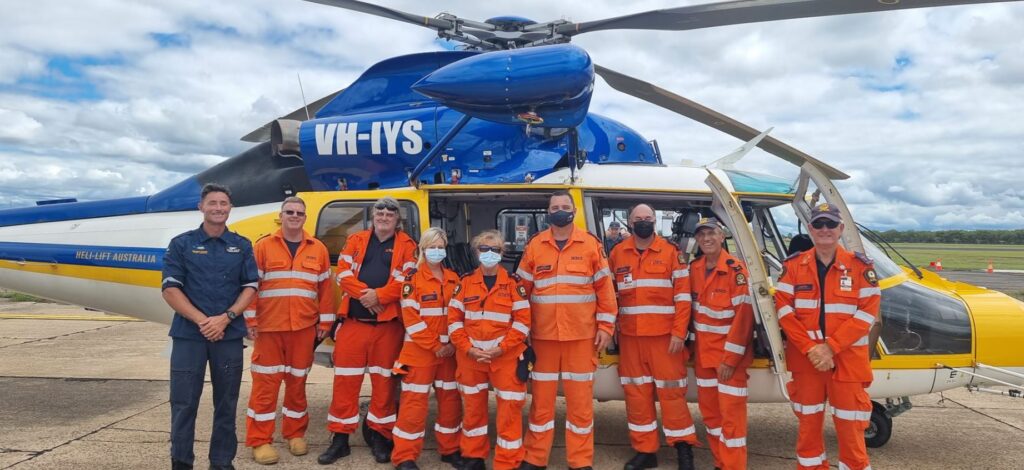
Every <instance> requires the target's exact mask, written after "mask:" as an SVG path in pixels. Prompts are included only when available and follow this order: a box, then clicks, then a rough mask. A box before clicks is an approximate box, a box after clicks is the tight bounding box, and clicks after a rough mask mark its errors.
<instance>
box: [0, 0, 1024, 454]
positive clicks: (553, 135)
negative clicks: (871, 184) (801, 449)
mask: <svg viewBox="0 0 1024 470" xmlns="http://www.w3.org/2000/svg"><path fill="white" fill-rule="evenodd" d="M315 3H322V4H326V5H329V6H334V7H340V8H344V9H347V10H352V11H356V12H360V13H364V14H371V15H376V16H381V17H385V18H390V19H393V20H397V21H401V22H405V23H408V24H411V25H417V26H420V27H424V28H427V29H431V30H433V31H434V32H435V33H436V34H437V36H438V38H440V39H442V40H448V41H453V42H457V43H460V44H463V47H462V48H461V49H459V50H451V51H434V52H424V53H417V54H411V55H405V56H400V57H394V58H389V59H385V60H383V61H381V62H379V63H377V64H375V65H373V66H371V67H370V68H369V69H367V70H366V71H365V72H364V73H363V74H362V75H361V76H360V77H359V78H358V79H357V80H355V81H354V82H353V83H351V84H350V85H349V86H348V87H346V88H345V89H343V90H339V91H337V92H335V93H332V94H329V95H327V96H325V97H324V98H321V99H319V100H316V101H314V102H312V103H310V104H309V105H307V106H303V107H301V108H299V109H297V110H295V111H294V112H292V113H289V114H287V115H285V116H282V117H280V118H278V119H275V120H273V121H271V122H269V123H267V124H266V125H264V126H262V127H260V128H258V129H256V130H254V131H253V132H251V133H250V134H248V135H246V136H245V137H244V138H243V139H244V140H246V141H250V142H254V143H256V145H255V146H254V147H252V148H251V149H249V150H247V151H245V152H242V153H241V154H239V155H237V156H235V157H233V158H230V159H228V160H226V161H224V162H222V163H220V164H218V165H216V166H213V167H211V168H209V169H207V170H205V171H203V172H200V173H199V174H197V175H195V176H194V177H191V178H188V179H186V180H184V181H182V182H180V183H178V184H176V185H173V186H171V187H169V188H166V189H164V190H162V191H159V192H157V193H155V194H153V195H151V196H141V197H134V198H125V199H118V200H106V201H93V202H66V203H57V204H47V205H44V206H39V207H32V208H19V209H11V210H5V211H0V286H3V287H6V288H10V289H14V290H18V291H22V292H26V293H30V294H34V295H39V296H42V297H47V298H52V299H55V300H60V301H64V302H69V303H74V304H78V305H83V306H87V307H90V308H94V309H98V310H103V311H107V312H112V313H118V314H126V315H132V316H136V317H139V318H142V319H145V320H149V321H154V322H160V323H169V322H170V321H171V318H172V312H171V311H170V310H169V309H168V308H167V307H166V305H165V304H164V303H163V301H162V300H161V297H160V289H159V286H160V268H161V266H162V256H163V253H164V251H165V247H166V246H167V244H168V242H169V240H170V239H171V238H172V237H173V236H175V235H177V234H178V233H180V232H182V231H184V230H187V229H190V228H192V227H194V225H195V221H196V220H197V219H198V218H199V217H198V216H197V213H196V211H195V209H196V206H197V204H198V194H199V189H200V188H201V186H202V185H203V184H205V183H208V182H219V183H222V184H226V185H228V186H229V187H231V188H232V191H233V194H232V199H233V202H234V205H235V208H234V210H233V215H232V221H233V222H232V224H231V229H232V230H234V231H237V232H238V233H240V234H242V235H245V236H247V237H248V238H250V239H252V240H255V239H258V238H259V237H262V236H264V235H266V234H269V233H272V232H273V231H275V230H276V229H277V227H278V225H279V221H278V220H277V219H276V218H277V215H278V209H279V205H280V201H281V200H283V199H284V198H285V197H287V196H291V195H300V196H301V197H303V198H304V199H305V201H306V203H307V211H308V213H309V214H310V217H309V218H308V220H307V225H306V229H307V231H309V232H310V233H312V234H314V235H315V236H316V237H317V238H319V239H321V240H322V241H323V242H324V243H325V244H327V246H328V247H329V249H330V251H331V253H333V254H334V256H337V253H338V252H340V249H341V247H342V246H344V242H345V240H346V239H347V237H348V236H349V235H351V234H353V233H355V232H358V231H360V230H363V229H365V228H367V227H368V225H369V221H370V206H372V204H373V202H374V201H375V200H376V199H378V198H379V197H380V196H382V195H385V194H386V195H390V196H392V197H395V198H396V199H398V200H399V201H400V203H401V211H402V218H403V220H404V227H403V229H404V230H406V231H408V232H409V233H410V234H412V235H413V236H414V237H415V236H416V235H417V234H419V233H421V232H422V231H423V230H425V229H426V228H427V227H431V226H438V227H441V228H444V229H445V230H446V231H448V233H449V240H450V246H449V247H448V250H449V256H448V257H447V258H446V259H447V262H448V263H449V267H451V268H453V269H455V270H456V271H458V272H467V271H469V270H471V269H472V268H473V260H472V257H471V256H469V254H470V253H469V250H468V242H469V239H470V238H471V237H472V235H473V234H475V233H478V232H479V231H481V230H484V229H492V228H496V229H498V230H500V231H502V233H504V234H505V236H506V239H507V240H508V242H507V246H506V251H505V258H504V260H503V263H504V264H505V266H506V267H507V268H510V269H512V270H514V267H515V266H516V263H517V262H518V259H519V257H520V256H521V254H522V250H523V248H524V247H525V242H526V240H528V239H529V237H530V236H532V235H533V234H534V233H537V232H539V231H541V230H543V229H544V228H545V227H546V226H545V222H544V217H543V215H544V212H545V210H544V208H545V207H546V196H547V195H548V194H549V193H550V192H552V191H555V190H562V189H564V190H568V191H569V192H570V194H572V196H573V198H574V201H575V203H576V206H577V207H578V208H579V210H580V216H578V217H577V218H576V220H575V222H574V223H576V224H577V227H579V228H581V229H584V230H588V231H590V232H592V233H594V234H595V235H597V236H599V237H600V236H603V227H604V226H606V225H607V223H608V222H609V221H611V220H622V219H624V212H625V210H626V208H628V207H630V206H631V205H633V204H635V203H637V202H645V203H648V204H651V205H652V206H653V207H654V208H655V209H656V213H657V218H658V220H659V226H658V230H659V233H660V234H661V235H662V236H665V237H668V238H670V239H672V240H673V241H674V242H676V243H677V244H679V245H680V246H681V247H683V248H684V249H685V250H686V251H689V252H692V251H693V250H692V243H691V240H692V237H693V227H694V226H695V221H696V220H697V219H699V218H700V217H701V216H706V215H712V214H713V215H716V216H717V217H719V219H720V220H722V221H723V222H725V224H726V225H727V227H728V229H729V233H730V241H729V248H730V250H734V251H736V252H737V253H738V254H739V255H741V256H742V258H743V259H744V261H745V262H746V264H747V266H748V268H749V269H750V277H749V278H750V285H751V286H752V296H753V298H754V299H755V301H756V310H757V313H758V315H757V319H758V326H757V332H758V348H757V349H758V350H759V353H758V358H757V360H756V361H755V364H754V365H753V366H752V368H751V372H750V373H751V379H750V387H749V389H750V391H751V392H750V397H749V399H750V401H752V402H785V401H788V398H787V397H786V394H785V387H784V383H785V380H786V366H785V355H784V353H783V348H782V341H783V338H782V336H781V332H780V330H779V328H778V324H777V317H776V314H775V311H774V307H773V305H772V303H771V294H772V292H773V285H774V279H776V278H777V277H778V275H779V273H780V270H781V261H782V259H784V258H785V257H786V256H787V255H788V254H789V253H790V252H791V251H792V250H795V249H796V248H794V243H793V241H792V240H787V239H786V237H784V236H783V234H782V232H781V230H780V228H779V224H778V223H777V219H778V218H779V217H780V214H779V213H780V211H789V213H790V214H793V215H794V216H795V218H796V219H797V220H798V221H799V223H800V225H801V226H804V227H805V226H806V225H807V222H808V220H809V213H810V212H809V211H810V208H811V207H813V205H814V204H815V203H817V202H819V201H826V202H829V203H831V204H834V205H836V206H838V207H840V210H841V212H842V213H843V218H844V219H845V220H847V221H850V222H853V221H855V218H854V217H853V215H852V213H851V212H850V210H849V208H848V206H847V204H846V203H845V201H844V199H843V197H842V195H841V194H840V192H839V191H838V189H837V188H836V187H835V184H834V181H835V180H841V179H845V178H848V175H846V174H845V173H843V172H842V171H841V170H839V169H837V168H834V167H832V166H830V165H829V164H827V163H825V162H823V161H821V160H819V159H816V158H814V157H812V156H811V155H808V154H807V153H805V152H803V151H801V150H798V149H797V148H795V147H793V146H791V145H789V144H787V143H785V142H782V141H781V140H779V139H776V138H775V137H772V136H771V135H769V133H768V132H766V131H761V130H758V129H755V128H753V127H751V126H749V125H746V124H744V123H742V122H740V121H738V120H736V119H734V118H731V117H729V116H726V115H724V114H722V113H720V112H717V111H715V110H712V109H710V108H708V107H705V106H702V105H700V104H699V103H696V102H694V101H692V100H689V99H687V98H685V97H682V96H680V95H678V94H675V93H673V92H671V91H669V90H666V89H664V88H661V87H659V86H657V85H655V84H653V83H649V82H646V81H643V80H640V79H637V78H634V77H631V76H629V75H627V74H625V73H622V72H620V71H616V70H614V69H611V68H608V67H604V66H601V65H599V64H596V63H594V61H593V60H592V58H591V57H590V55H589V54H588V53H587V51H586V50H584V49H582V48H580V47H577V46H576V45H573V44H572V43H571V41H572V39H573V38H574V37H575V36H578V35H580V34H586V33H592V32H598V31H605V30H616V29H651V30H673V31H682V30H693V29H702V28H710V27H716V26H723V25H729V24H744V23H752V22H764V21H776V20H785V19H795V18H806V17H815V16H831V15H839V14H850V13H867V12H873V11H889V10H895V9H906V8H919V7H931V6H943V5H953V4H968V3H986V2H980V1H948V0H941V1H906V0H904V1H902V2H899V1H895V2H889V1H849V0H844V1H821V0H818V1H809V0H803V1H800V0H788V1H783V0H759V1H758V0H755V1H737V2H725V3H717V4H707V5H695V6H687V7H679V8H672V9H666V10H656V11H650V12H644V13H637V14H632V15H627V16H622V17H616V18H609V19H605V20H597V21H588V22H581V23H575V22H572V21H569V20H564V19H560V20H554V21H547V22H542V23H538V22H535V21H533V20H529V19H526V18H521V17H515V16H501V17H496V18H491V19H489V20H486V21H475V20H471V19H466V18H460V17H457V16H455V15H452V14H449V13H443V14H440V15H438V16H435V17H425V16H420V15H414V14H410V13H405V12H402V11H398V10H395V9H390V8H386V7H382V6H378V5H373V4H369V3H364V2H359V1H354V0H349V1H342V0H316V1H315ZM597 77H600V78H601V79H602V80H604V81H605V82H606V83H607V84H608V85H609V86H611V88H613V89H614V90H617V91H619V92H623V93H625V94H627V95H631V96H633V97H635V98H638V99H640V100H643V101H646V102H648V103H650V104H653V105H655V106H658V107H661V108H664V109H667V110H669V111H672V112H674V113H677V114H679V115H682V116H684V117H686V118H689V119H692V120H694V121H696V122H699V123H701V124H704V125H706V126H709V127H711V128H713V129H717V130H719V131H721V132H723V133H725V134H727V135H730V136H732V137H735V138H737V139H739V140H740V141H742V142H743V145H741V146H740V147H739V148H738V149H736V150H735V151H733V152H732V153H729V154H728V155H726V156H725V157H723V158H721V159H719V160H718V161H716V162H714V163H712V164H709V165H706V166H680V165H673V164H671V162H670V159H669V158H667V157H666V156H664V155H662V153H661V151H660V149H659V147H658V145H657V142H656V141H653V140H648V139H646V138H645V137H644V136H642V135H641V134H640V133H639V132H637V131H636V130H633V129H632V128H630V127H628V126H627V125H626V124H624V123H622V122H620V121H618V120H615V119H613V118H610V117H606V116H602V115H599V114H597V113H594V112H591V111H590V108H589V107H590V103H591V99H592V96H593V93H594V91H595V80H596V78H597ZM755 148H760V149H762V150H764V151H765V152H767V153H768V154H771V155H774V156H776V157H778V158H780V159H782V160H784V161H786V162H789V163H792V164H794V165H796V166H797V167H799V168H800V174H799V176H798V177H797V179H796V181H795V182H793V181H790V180H785V179H781V178H778V177H774V176H771V175H766V174H759V173H755V172H750V171H743V170H738V169H736V165H737V164H738V162H739V161H740V160H741V159H742V158H743V157H744V156H745V155H747V154H748V153H749V152H751V151H752V150H753V149H755ZM843 243H844V245H845V246H846V247H847V248H848V249H852V250H855V251H861V252H865V253H867V254H868V255H869V256H871V257H872V258H874V259H875V263H876V270H877V271H878V273H879V276H880V285H881V287H882V289H883V290H882V314H881V315H882V320H883V321H882V322H881V327H880V329H879V330H878V331H877V336H876V338H877V339H876V341H877V342H876V343H875V346H874V351H875V359H874V360H873V364H872V365H873V368H874V370H875V378H876V379H875V381H874V383H873V385H872V388H871V389H870V390H869V392H870V394H871V396H872V398H873V399H875V400H876V401H875V410H874V411H873V413H872V418H871V428H870V429H869V430H868V435H867V436H866V437H867V439H868V443H869V445H871V446H874V447H877V446H880V445H883V444H885V442H887V441H888V439H889V437H890V436H891V430H892V418H893V417H894V416H896V415H898V414H899V413H902V412H904V411H906V410H908V409H910V407H911V405H910V400H909V397H910V396H914V395H920V394H925V393H932V392H938V391H942V390H949V389H952V388H955V387H964V386H967V387H973V388H974V389H977V390H985V389H987V387H989V386H990V385H991V384H1001V385H1007V384H1013V383H1014V382H1015V381H1020V379H1024V375H1021V374H1022V372H1024V360H1022V359H1021V357H1020V355H1019V354H1017V353H1015V345H1016V342H1017V341H1019V340H1020V338H1022V337H1024V306H1022V304H1021V303H1020V302H1018V301H1015V300H1013V299H1012V298H1010V297H1008V296H1005V295H1003V294H999V293H996V292H992V291H988V290H985V289H982V288H977V287H973V286H969V285H966V284H962V283H952V282H948V281H946V280H944V279H942V278H940V277H938V276H937V275H935V274H933V273H929V272H925V271H920V270H917V269H916V268H913V267H911V266H909V263H906V264H907V265H908V266H900V265H899V264H898V263H897V262H896V261H894V259H893V258H894V257H898V254H897V253H896V252H895V250H893V249H892V248H891V247H890V246H887V244H886V243H885V242H884V240H882V239H880V238H879V237H878V236H877V235H876V234H874V233H872V232H871V231H870V230H868V229H866V228H862V229H860V230H859V229H858V227H857V226H856V225H855V224H854V223H848V224H847V227H846V231H845V232H844V233H843ZM332 348H333V344H332V343H331V342H330V341H327V342H325V343H324V344H322V345H321V346H320V347H319V348H318V350H317V362H318V363H320V364H324V365H330V362H329V357H330V353H331V351H332V350H333V349H332ZM616 363H617V356H616V354H614V351H613V353H611V354H607V355H604V356H603V357H602V358H601V366H600V369H599V372H598V373H597V374H596V376H595V385H594V394H595V398H597V399H599V400H618V399H622V398H623V396H622V388H621V386H620V385H619V379H618V375H617V372H616ZM689 376H690V377H693V374H692V373H691V374H689ZM689 390H690V391H691V394H695V390H696V387H692V386H691V387H689ZM690 398H691V399H692V398H693V397H692V396H691V397H690Z"/></svg>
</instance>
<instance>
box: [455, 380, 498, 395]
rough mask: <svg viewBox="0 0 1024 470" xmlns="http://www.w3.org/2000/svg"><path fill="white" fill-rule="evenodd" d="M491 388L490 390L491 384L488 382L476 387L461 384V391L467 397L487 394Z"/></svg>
mask: <svg viewBox="0 0 1024 470" xmlns="http://www.w3.org/2000/svg"><path fill="white" fill-rule="evenodd" d="M489 388H490V384H488V383H487V382H484V383H482V384H476V385H464V384H459V390H460V391H462V393H465V394H467V395H476V394H477V393H480V392H484V393H487V390H488V389H489Z"/></svg>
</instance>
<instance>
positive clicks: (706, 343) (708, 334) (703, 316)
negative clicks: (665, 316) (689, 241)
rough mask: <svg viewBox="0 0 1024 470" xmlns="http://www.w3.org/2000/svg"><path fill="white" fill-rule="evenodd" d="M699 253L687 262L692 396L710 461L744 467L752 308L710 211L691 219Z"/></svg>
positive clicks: (733, 469)
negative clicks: (693, 338)
mask: <svg viewBox="0 0 1024 470" xmlns="http://www.w3.org/2000/svg"><path fill="white" fill-rule="evenodd" d="M695 237H696V239H697V246H698V247H700V249H701V251H702V252H703V256H701V257H700V258H697V259H696V260H695V261H694V262H693V263H690V285H691V287H692V290H691V295H692V296H693V305H694V315H693V329H694V331H696V338H697V341H696V346H695V348H694V349H695V351H696V358H695V360H694V374H695V375H696V376H697V402H698V404H699V405H700V413H701V415H702V417H703V418H704V426H705V427H706V428H707V433H708V446H709V447H710V448H711V453H712V454H713V456H714V458H715V467H718V468H721V469H722V470H740V469H745V468H747V379H748V378H749V375H748V374H747V367H749V366H750V363H751V362H752V361H753V359H754V353H753V348H752V346H751V343H752V341H753V336H754V312H753V307H752V306H751V303H750V289H749V286H748V284H747V268H746V266H744V265H743V262H742V261H740V260H739V259H737V258H736V257H734V256H732V255H731V254H729V253H727V252H726V251H725V250H724V249H723V248H722V245H723V244H724V243H725V232H724V231H723V228H722V225H721V224H720V223H719V222H718V220H717V219H715V218H714V217H705V218H702V219H701V220H700V221H699V222H698V223H697V233H696V235H695Z"/></svg>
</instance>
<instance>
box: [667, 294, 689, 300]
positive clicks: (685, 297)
mask: <svg viewBox="0 0 1024 470" xmlns="http://www.w3.org/2000/svg"><path fill="white" fill-rule="evenodd" d="M672 300H674V301H676V302H692V301H693V296H692V295H690V294H676V295H675V296H673V297H672Z"/></svg>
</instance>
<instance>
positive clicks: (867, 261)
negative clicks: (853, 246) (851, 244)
mask: <svg viewBox="0 0 1024 470" xmlns="http://www.w3.org/2000/svg"><path fill="white" fill-rule="evenodd" d="M853 256H856V257H857V259H859V260H861V261H863V262H864V264H866V265H868V266H871V265H873V264H875V260H873V259H871V257H870V256H868V255H865V254H864V253H861V252H859V251H856V252H854V253H853Z"/></svg>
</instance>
